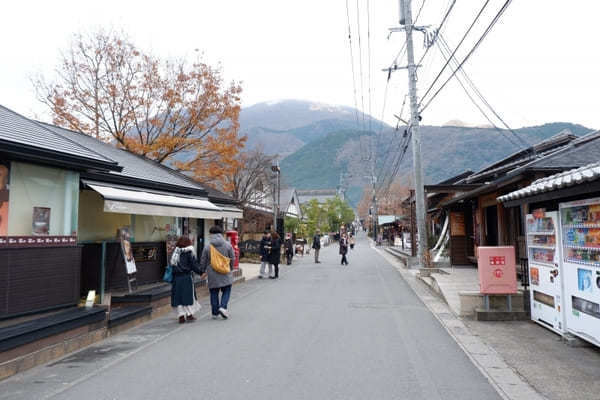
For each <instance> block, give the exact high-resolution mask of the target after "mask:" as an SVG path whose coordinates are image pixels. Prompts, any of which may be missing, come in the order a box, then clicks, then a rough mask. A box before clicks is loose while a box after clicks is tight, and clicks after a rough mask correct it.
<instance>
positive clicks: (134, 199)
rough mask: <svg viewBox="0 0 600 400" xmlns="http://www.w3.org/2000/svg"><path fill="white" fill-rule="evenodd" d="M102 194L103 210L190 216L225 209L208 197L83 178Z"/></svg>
mask: <svg viewBox="0 0 600 400" xmlns="http://www.w3.org/2000/svg"><path fill="white" fill-rule="evenodd" d="M86 184H87V186H89V187H90V188H92V189H93V190H95V191H96V192H98V193H99V194H100V196H102V197H103V198H104V211H106V212H112V213H120V214H138V215H157V216H163V217H189V218H200V219H221V218H223V217H225V216H226V215H225V211H223V210H221V208H219V207H217V206H216V205H214V204H213V203H211V202H210V201H208V200H204V199H200V198H197V197H196V198H191V197H183V196H174V195H171V194H158V193H151V192H144V191H141V190H135V189H134V188H131V189H123V188H117V187H112V186H102V185H99V184H91V183H89V182H86Z"/></svg>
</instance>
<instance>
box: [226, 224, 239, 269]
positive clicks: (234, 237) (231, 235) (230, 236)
mask: <svg viewBox="0 0 600 400" xmlns="http://www.w3.org/2000/svg"><path fill="white" fill-rule="evenodd" d="M225 234H226V235H227V240H229V243H230V244H231V247H233V251H234V253H235V261H234V262H233V267H234V268H235V269H238V268H239V267H240V248H239V246H238V233H237V231H227V232H226V233H225Z"/></svg>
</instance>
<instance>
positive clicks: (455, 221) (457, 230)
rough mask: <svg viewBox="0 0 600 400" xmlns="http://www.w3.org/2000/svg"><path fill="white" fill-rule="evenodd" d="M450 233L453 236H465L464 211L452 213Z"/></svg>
mask: <svg viewBox="0 0 600 400" xmlns="http://www.w3.org/2000/svg"><path fill="white" fill-rule="evenodd" d="M450 233H451V234H452V236H465V235H466V230H465V215H464V214H463V213H462V212H451V213H450Z"/></svg>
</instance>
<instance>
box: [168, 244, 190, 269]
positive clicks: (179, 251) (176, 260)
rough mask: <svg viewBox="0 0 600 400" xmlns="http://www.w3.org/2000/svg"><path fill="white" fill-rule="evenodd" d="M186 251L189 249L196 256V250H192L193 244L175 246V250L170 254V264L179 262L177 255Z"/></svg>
mask: <svg viewBox="0 0 600 400" xmlns="http://www.w3.org/2000/svg"><path fill="white" fill-rule="evenodd" d="M187 251H191V252H192V254H193V255H194V257H196V251H195V250H194V246H188V247H184V248H181V247H175V251H174V252H173V255H172V256H171V265H177V264H178V263H179V256H180V255H181V253H185V252H187Z"/></svg>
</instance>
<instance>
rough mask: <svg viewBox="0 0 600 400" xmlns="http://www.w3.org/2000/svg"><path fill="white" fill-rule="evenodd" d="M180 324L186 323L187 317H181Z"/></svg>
mask: <svg viewBox="0 0 600 400" xmlns="http://www.w3.org/2000/svg"><path fill="white" fill-rule="evenodd" d="M179 323H180V324H183V323H185V316H183V315H182V316H181V317H179Z"/></svg>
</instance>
